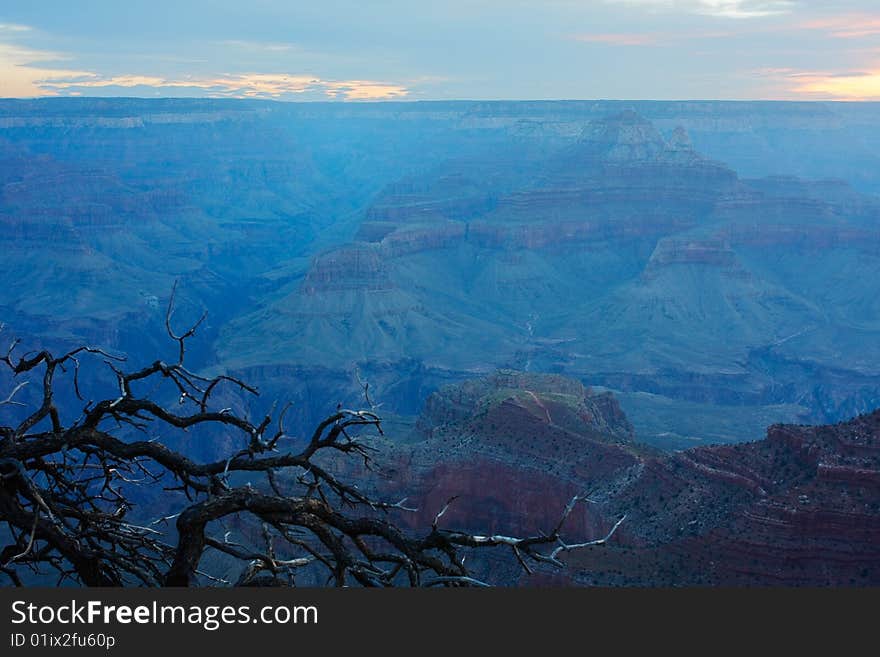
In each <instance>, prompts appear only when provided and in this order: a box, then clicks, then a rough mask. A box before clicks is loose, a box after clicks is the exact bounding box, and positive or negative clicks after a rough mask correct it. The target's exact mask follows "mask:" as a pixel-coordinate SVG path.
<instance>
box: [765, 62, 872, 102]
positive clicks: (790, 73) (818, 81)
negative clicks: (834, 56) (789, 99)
mask: <svg viewBox="0 0 880 657" xmlns="http://www.w3.org/2000/svg"><path fill="white" fill-rule="evenodd" d="M755 73H756V74H758V75H761V76H764V77H769V78H772V79H775V80H776V81H777V82H778V84H779V85H780V86H782V87H784V88H785V91H786V92H787V93H788V94H789V96H793V97H800V98H808V99H810V100H848V101H864V100H868V101H877V100H880V70H870V71H808V70H800V69H792V68H773V69H761V70H759V71H755Z"/></svg>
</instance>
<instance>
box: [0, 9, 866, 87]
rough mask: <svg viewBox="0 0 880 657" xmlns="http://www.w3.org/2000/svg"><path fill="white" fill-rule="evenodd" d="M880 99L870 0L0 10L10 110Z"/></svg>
mask: <svg viewBox="0 0 880 657" xmlns="http://www.w3.org/2000/svg"><path fill="white" fill-rule="evenodd" d="M52 95H62V96H64V95H84V96H86V95H87V96H143V97H156V96H216V97H257V98H275V99H279V100H332V99H337V100H379V99H397V100H432V99H436V100H442V99H562V98H568V99H574V98H621V99H778V100H880V4H878V3H877V1H876V0H845V1H842V2H818V1H816V0H595V1H583V0H581V1H576V0H519V1H517V0H508V1H501V0H483V1H471V2H465V1H463V0H454V1H453V0H449V1H447V2H441V1H438V2H436V3H434V4H433V5H428V4H427V3H420V2H415V3H414V2H404V1H402V0H389V1H384V2H372V3H367V2H354V1H348V0H346V1H342V0H338V1H337V0H327V1H325V2H320V3H315V2H308V3H306V2H296V1H294V2H290V1H288V2H284V1H280V0H249V1H248V2H241V1H240V0H219V1H216V0H215V1H208V0H189V1H183V0H178V1H177V2H169V1H167V0H152V1H150V2H146V1H144V0H126V1H125V2H119V1H118V0H112V1H111V0H84V1H83V2H69V1H61V0H4V2H3V4H2V5H0V97H37V96H52Z"/></svg>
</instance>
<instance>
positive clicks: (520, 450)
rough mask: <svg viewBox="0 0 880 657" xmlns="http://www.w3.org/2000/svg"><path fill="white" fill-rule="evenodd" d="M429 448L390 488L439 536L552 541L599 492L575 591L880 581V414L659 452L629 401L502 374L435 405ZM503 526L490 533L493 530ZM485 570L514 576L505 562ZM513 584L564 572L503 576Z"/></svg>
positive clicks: (411, 448) (585, 523) (424, 429)
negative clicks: (639, 437)
mask: <svg viewBox="0 0 880 657" xmlns="http://www.w3.org/2000/svg"><path fill="white" fill-rule="evenodd" d="M419 434H420V436H421V437H420V438H419V439H418V440H416V441H415V442H412V443H410V444H408V445H406V446H403V445H398V446H396V447H394V448H393V451H388V452H383V458H386V457H387V458H388V459H389V460H390V462H391V463H393V465H392V467H391V468H390V469H389V471H388V472H389V473H390V476H389V479H387V480H386V481H384V482H383V484H382V487H383V488H384V489H385V490H393V491H394V492H395V493H402V492H403V491H404V490H408V491H409V492H408V494H409V495H410V498H409V501H410V502H411V503H412V504H413V505H414V506H418V508H419V509H420V510H419V512H418V513H417V514H415V517H411V518H410V520H409V521H408V522H411V523H412V525H413V526H414V527H420V526H422V527H423V526H425V525H426V524H427V523H430V522H431V520H432V519H433V514H434V513H436V511H437V510H439V509H440V508H442V506H443V505H444V504H445V502H446V500H447V499H448V498H449V497H451V496H453V495H458V496H459V499H458V500H456V502H455V503H454V504H453V506H452V507H451V509H450V511H449V512H448V513H449V515H444V519H443V522H444V524H445V526H449V527H467V528H471V529H474V530H477V529H479V530H480V531H492V532H500V533H524V532H534V531H540V530H542V529H543V530H546V529H547V528H549V527H551V526H553V525H554V524H555V522H556V521H557V520H558V517H559V513H560V510H561V509H562V508H563V507H564V505H565V503H566V501H567V498H568V499H570V497H571V496H572V495H574V494H577V493H578V492H582V491H584V490H589V491H592V492H591V495H590V499H591V500H592V503H590V504H587V505H585V506H584V507H583V508H581V507H579V510H578V512H577V513H575V514H573V516H572V518H571V524H570V525H568V526H567V534H566V535H567V536H568V537H570V538H571V539H572V540H574V538H575V537H578V538H592V537H598V536H601V535H602V534H603V533H604V532H605V531H607V529H608V527H610V525H611V524H613V522H614V521H615V520H616V519H617V518H619V517H620V516H622V515H624V514H626V520H625V522H624V524H623V525H622V526H621V528H620V530H619V531H618V533H617V534H616V535H615V537H614V538H613V539H612V541H611V542H610V544H609V545H607V546H604V547H601V548H589V549H585V550H581V551H577V552H574V553H572V554H571V555H570V556H569V557H568V558H567V559H566V560H567V562H568V563H569V566H570V568H569V570H568V571H567V572H566V573H564V574H562V575H561V576H562V578H563V580H565V581H566V582H567V583H569V584H599V585H638V586H686V585H715V586H718V585H720V586H742V585H758V586H769V585H773V586H776V585H783V586H795V585H799V586H848V585H862V586H864V585H877V584H878V583H880V411H877V412H875V413H872V414H870V415H864V416H860V417H858V418H856V419H854V420H852V421H850V422H846V423H842V424H839V425H831V426H819V427H808V426H787V425H775V426H773V427H771V428H770V429H769V430H768V432H767V437H766V438H765V439H764V440H762V441H759V442H754V443H746V444H741V445H736V446H718V447H701V448H695V449H691V450H686V451H683V452H679V453H676V454H673V455H665V456H664V455H658V454H656V453H655V452H653V451H652V450H650V449H647V448H645V447H642V446H640V445H638V444H637V443H634V442H632V435H631V428H630V427H629V424H628V422H627V421H626V418H625V416H624V415H623V414H622V413H621V412H620V409H619V406H617V403H616V401H615V400H614V398H613V397H611V396H609V395H607V394H600V395H596V394H595V393H592V392H590V391H589V390H586V389H584V388H583V387H582V386H581V385H580V384H578V383H577V382H574V381H570V380H565V379H564V378H562V377H557V376H548V375H530V374H523V373H516V372H499V373H496V374H495V375H492V376H490V377H488V378H484V379H479V380H472V381H468V382H465V383H463V384H460V385H455V386H447V387H445V388H443V389H441V390H440V391H439V392H438V393H435V394H434V395H433V396H432V397H430V398H429V400H428V402H427V403H426V405H425V410H424V412H423V414H422V416H421V418H420V421H419ZM487 528H488V529H487ZM480 567H486V568H494V569H495V570H493V571H492V572H493V573H494V574H496V575H497V573H498V572H499V571H498V570H497V569H498V568H500V567H501V566H500V565H499V563H497V562H496V561H491V562H487V563H485V564H481V565H480ZM500 572H502V574H503V575H504V577H509V578H510V579H509V580H508V581H506V583H508V584H509V583H513V582H518V583H520V584H526V585H528V584H538V585H540V584H542V583H546V581H549V580H547V579H546V578H547V577H551V578H555V579H554V581H557V583H558V582H559V579H558V578H559V577H560V575H559V574H558V573H557V574H556V575H553V574H552V573H550V572H539V573H538V574H537V575H535V576H531V577H530V576H527V575H525V574H523V573H520V572H518V571H517V570H516V569H512V570H502V571H500Z"/></svg>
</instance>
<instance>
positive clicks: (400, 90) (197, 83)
mask: <svg viewBox="0 0 880 657" xmlns="http://www.w3.org/2000/svg"><path fill="white" fill-rule="evenodd" d="M44 86H45V87H47V88H49V89H51V90H54V91H56V92H57V91H59V90H73V91H83V90H86V89H90V88H92V89H94V88H107V87H122V88H126V89H131V88H134V87H149V88H151V89H155V90H157V91H166V92H167V91H173V90H175V89H183V88H185V89H200V90H203V91H204V92H205V93H206V95H217V96H232V97H238V98H282V97H284V96H287V95H291V94H294V95H295V94H304V93H307V92H312V93H320V94H323V95H325V96H327V97H330V98H344V99H345V100H383V99H391V98H400V97H404V96H406V95H408V94H409V89H407V87H405V86H403V85H400V84H392V83H388V82H380V81H375V80H325V79H322V78H320V77H317V76H312V75H289V74H284V73H241V74H234V75H232V74H230V75H222V76H216V77H186V78H179V79H168V78H162V77H155V76H145V75H119V76H110V77H101V76H96V75H94V76H92V77H91V78H90V79H77V80H59V81H49V82H46V83H45V84H44Z"/></svg>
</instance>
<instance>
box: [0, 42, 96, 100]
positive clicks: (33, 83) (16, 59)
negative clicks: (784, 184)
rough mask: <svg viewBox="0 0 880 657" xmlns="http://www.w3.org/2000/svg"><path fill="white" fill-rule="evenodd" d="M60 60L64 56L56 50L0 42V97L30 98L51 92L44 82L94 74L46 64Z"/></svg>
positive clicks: (48, 82)
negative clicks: (35, 48) (55, 51)
mask: <svg viewBox="0 0 880 657" xmlns="http://www.w3.org/2000/svg"><path fill="white" fill-rule="evenodd" d="M17 27H21V28H23V27H24V26H17ZM19 31H23V30H19ZM63 60H64V57H63V56H62V55H60V54H58V53H54V52H49V51H45V50H34V49H31V48H25V47H23V46H19V45H13V44H9V43H0V97H5V98H29V97H33V96H46V95H52V93H53V92H52V91H50V90H48V89H47V85H51V84H55V83H63V82H65V81H71V80H87V79H89V78H91V77H93V76H94V74H93V73H90V72H88V71H78V70H73V69H65V68H56V67H51V66H47V65H46V64H48V63H50V62H52V63H55V62H61V61H63Z"/></svg>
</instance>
